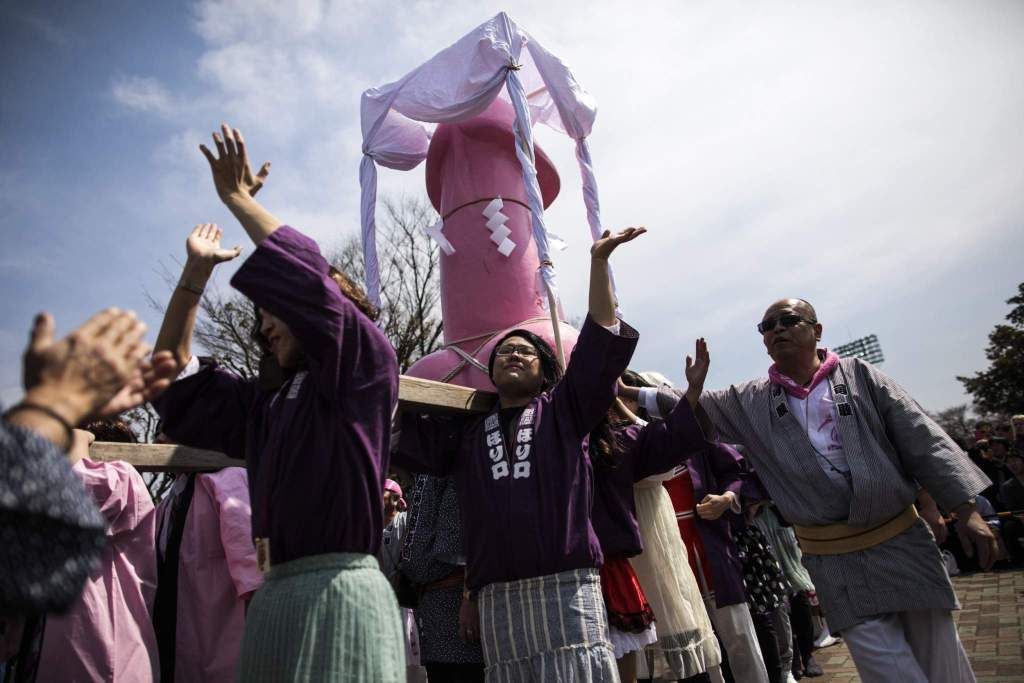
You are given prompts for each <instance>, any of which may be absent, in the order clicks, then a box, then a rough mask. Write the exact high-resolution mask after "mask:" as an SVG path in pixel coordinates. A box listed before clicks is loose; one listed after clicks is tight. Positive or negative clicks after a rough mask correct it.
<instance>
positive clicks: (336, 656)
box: [239, 553, 406, 683]
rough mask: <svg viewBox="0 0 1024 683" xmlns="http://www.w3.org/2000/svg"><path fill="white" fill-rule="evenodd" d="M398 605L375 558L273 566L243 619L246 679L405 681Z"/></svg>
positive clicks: (340, 556) (333, 557)
mask: <svg viewBox="0 0 1024 683" xmlns="http://www.w3.org/2000/svg"><path fill="white" fill-rule="evenodd" d="M405 676H406V672H405V644H404V641H403V637H402V622H401V618H400V617H399V612H398V603H397V602H396V601H395V594H394V592H393V591H392V590H391V586H390V585H389V584H388V582H387V579H385V578H384V575H383V574H382V573H381V571H380V566H379V565H378V564H377V560H376V559H375V558H374V557H373V556H372V555H363V554H360V553H330V554H325V555H313V556H310V557H303V558H300V559H298V560H292V561H291V562H285V563H283V564H279V565H274V566H273V567H271V569H270V571H269V572H268V573H267V574H266V576H265V577H264V580H263V586H262V587H261V588H260V589H259V590H258V591H256V595H255V596H253V599H252V603H251V604H250V605H249V611H248V613H247V614H246V620H245V636H244V637H243V639H242V656H241V658H240V662H239V680H240V681H294V682H298V681H375V682H377V681H383V682H386V683H404V681H405Z"/></svg>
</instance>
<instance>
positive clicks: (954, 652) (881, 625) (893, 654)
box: [842, 609, 974, 683]
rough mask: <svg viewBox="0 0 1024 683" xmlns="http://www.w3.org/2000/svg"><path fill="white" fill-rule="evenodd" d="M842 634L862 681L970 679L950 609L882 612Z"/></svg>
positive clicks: (951, 682)
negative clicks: (880, 614)
mask: <svg viewBox="0 0 1024 683" xmlns="http://www.w3.org/2000/svg"><path fill="white" fill-rule="evenodd" d="M842 636H843V639H844V640H845V641H846V645H847V647H848V648H850V654H851V655H852V656H853V662H854V664H856V665H857V673H858V674H860V677H861V680H862V681H864V683H888V682H889V681H898V682H899V683H974V672H973V671H972V670H971V663H970V662H969V661H968V659H967V653H966V652H964V646H963V644H962V643H961V642H960V635H959V634H958V633H957V631H956V624H954V623H953V614H952V613H951V612H950V611H949V610H945V609H921V610H910V611H907V612H893V613H891V614H883V615H882V616H879V617H874V618H872V619H869V620H868V621H865V622H863V623H860V624H857V625H856V626H852V627H850V628H848V629H845V630H844V631H843V632H842Z"/></svg>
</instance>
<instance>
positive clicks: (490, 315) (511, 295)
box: [406, 97, 579, 391]
mask: <svg viewBox="0 0 1024 683" xmlns="http://www.w3.org/2000/svg"><path fill="white" fill-rule="evenodd" d="M514 121H515V112H514V111H513V109H512V105H511V104H509V103H508V102H506V101H505V100H503V99H501V98H500V97H499V98H496V99H495V100H494V102H492V103H491V105H490V106H489V107H488V108H487V109H486V110H485V111H484V112H483V113H482V114H480V115H479V116H476V117H474V118H471V119H465V120H462V121H458V122H455V123H450V124H449V123H443V124H440V125H439V126H438V127H437V130H436V131H435V132H434V135H433V138H432V139H431V141H430V148H429V150H428V151H427V173H426V175H427V194H428V196H429V197H430V202H431V203H432V204H433V205H434V208H435V209H436V210H437V212H438V213H439V214H440V215H441V217H442V218H443V219H444V228H443V234H444V237H445V238H446V239H447V240H448V242H450V243H451V245H452V246H453V247H454V249H455V251H454V253H452V254H450V255H449V254H446V253H444V252H443V251H442V252H441V255H440V258H441V317H442V319H443V321H444V342H445V347H444V348H442V349H440V350H438V351H435V352H434V353H431V354H430V355H427V356H424V357H423V358H421V359H420V360H418V361H417V362H416V363H415V364H414V365H413V366H412V367H411V368H409V370H408V372H407V373H406V374H408V375H411V376H413V377H422V378H424V379H433V380H438V381H442V382H450V383H452V384H461V385H463V386H467V387H472V388H474V389H484V390H488V391H494V384H493V383H492V382H491V379H490V377H489V376H488V374H487V361H488V359H489V358H490V354H491V350H492V349H493V348H494V345H495V343H497V341H498V340H499V339H501V337H502V336H504V334H505V333H506V332H508V331H511V330H513V329H517V328H519V329H526V330H529V331H530V332H533V333H534V334H536V335H538V336H540V337H541V338H543V339H544V340H545V341H547V342H548V343H549V344H550V345H551V348H555V340H554V334H553V329H552V325H551V319H550V315H549V311H548V310H547V307H546V299H544V298H542V297H544V296H545V295H544V293H543V291H544V290H543V289H542V288H539V287H538V284H539V281H538V277H537V269H538V267H539V266H540V261H539V258H538V256H537V247H536V245H535V244H534V242H533V233H532V231H531V228H530V209H529V208H528V205H527V199H526V190H525V189H524V188H523V169H522V166H521V165H520V163H519V160H518V159H517V158H516V150H515V138H514V136H513V133H512V126H513V124H514ZM534 150H535V154H536V166H537V179H538V182H539V184H540V189H541V195H542V197H543V199H544V208H547V207H548V206H549V205H550V204H551V202H553V201H554V200H555V197H557V196H558V190H559V186H560V182H559V179H558V172H557V171H556V170H555V167H554V164H552V163H551V159H549V158H548V156H547V155H546V154H545V153H544V152H543V151H542V150H541V148H540V147H539V146H535V147H534ZM497 197H500V198H501V203H502V208H501V210H500V213H501V214H502V215H503V216H507V217H508V220H507V221H504V220H503V219H502V218H501V217H500V216H499V217H498V219H497V220H493V221H491V226H498V227H497V228H496V230H498V231H500V235H504V234H505V233H504V231H503V230H502V229H501V225H504V227H505V228H507V229H508V230H509V231H510V232H509V233H508V234H507V236H506V237H505V238H504V239H507V240H509V241H510V243H511V245H514V248H512V247H511V245H510V244H508V243H506V244H504V246H503V250H504V251H506V252H507V253H508V255H507V256H506V255H504V254H503V253H502V251H499V246H501V244H499V242H502V241H503V240H501V239H500V235H497V237H499V239H498V241H495V240H494V239H492V238H493V237H496V235H495V230H492V229H491V228H490V227H488V221H489V220H491V217H489V216H487V215H485V213H484V211H485V209H487V207H488V206H491V207H492V209H493V205H492V202H493V200H494V199H495V198H497ZM492 216H493V214H492ZM510 248H511V251H508V250H509V249H510ZM560 329H561V336H562V349H563V350H564V353H565V358H566V360H567V361H568V358H569V354H570V352H571V351H572V349H573V347H574V346H575V344H576V337H577V336H578V334H579V333H578V332H577V330H576V329H575V328H573V327H572V326H570V325H567V324H565V323H561V325H560ZM456 349H458V350H456ZM469 359H472V360H469Z"/></svg>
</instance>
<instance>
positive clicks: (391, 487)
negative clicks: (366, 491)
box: [384, 479, 408, 512]
mask: <svg viewBox="0 0 1024 683" xmlns="http://www.w3.org/2000/svg"><path fill="white" fill-rule="evenodd" d="M384 490H385V491H391V493H393V494H395V495H396V496H398V511H399V512H404V511H405V509H406V507H408V506H407V505H406V504H405V498H403V497H402V486H401V485H400V484H399V483H398V482H397V481H395V480H394V479H385V480H384Z"/></svg>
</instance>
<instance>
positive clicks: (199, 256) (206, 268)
mask: <svg viewBox="0 0 1024 683" xmlns="http://www.w3.org/2000/svg"><path fill="white" fill-rule="evenodd" d="M220 237H221V231H220V228H218V227H217V226H216V225H214V224H212V223H203V224H201V225H197V226H196V227H195V228H194V229H193V230H192V233H191V234H190V235H189V236H188V239H187V240H186V241H185V253H186V259H185V266H184V268H182V271H181V278H180V279H179V280H178V285H177V286H176V287H175V288H174V292H173V293H172V294H171V300H170V302H168V304H167V310H166V311H164V320H163V323H162V324H161V325H160V333H159V334H157V337H156V346H155V350H156V351H169V352H170V353H171V354H173V356H174V360H175V362H176V363H177V364H178V369H179V370H180V369H182V368H184V367H185V365H186V364H187V363H188V361H189V359H191V358H192V331H193V329H194V328H195V324H196V315H197V313H198V311H199V301H200V299H201V298H202V296H203V291H204V289H205V288H206V283H207V282H208V281H209V279H210V275H212V274H213V269H214V268H215V267H217V265H219V264H221V263H225V262H227V261H230V260H232V259H233V258H235V257H237V256H238V255H239V254H240V253H242V248H241V247H235V248H233V249H221V246H220Z"/></svg>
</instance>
